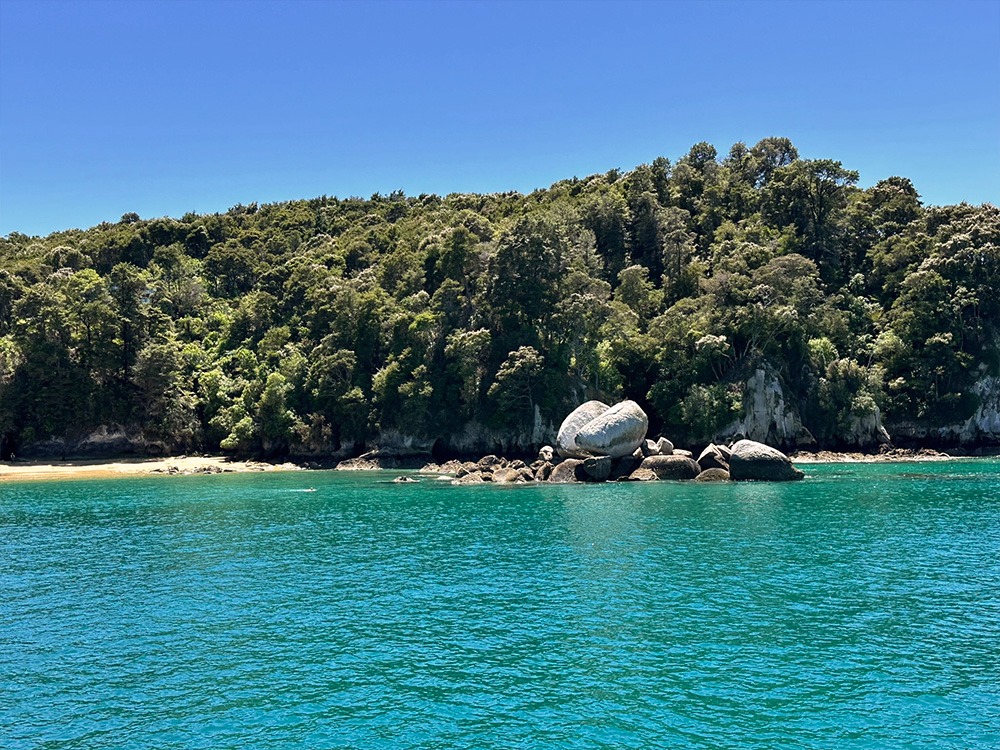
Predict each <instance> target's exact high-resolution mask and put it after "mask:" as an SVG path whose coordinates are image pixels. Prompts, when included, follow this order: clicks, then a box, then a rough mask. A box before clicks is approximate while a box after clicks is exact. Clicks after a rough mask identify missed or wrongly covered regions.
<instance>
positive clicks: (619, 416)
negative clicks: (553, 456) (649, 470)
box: [576, 401, 649, 458]
mask: <svg viewBox="0 0 1000 750" xmlns="http://www.w3.org/2000/svg"><path fill="white" fill-rule="evenodd" d="M647 429H649V418H648V417H647V416H646V412H644V411H643V410H642V408H640V406H639V404H637V403H636V402H635V401H622V402H621V403H618V404H615V405H614V406H612V407H611V408H610V409H607V410H606V411H604V412H603V413H602V414H601V415H600V416H598V417H596V418H594V419H592V420H590V421H589V422H587V424H585V425H584V426H583V427H582V428H580V430H579V432H577V434H576V445H577V447H578V448H580V449H582V450H584V451H586V452H588V453H590V454H591V455H595V456H611V457H612V458H621V457H622V456H630V455H632V453H633V452H634V451H635V450H636V449H637V448H639V446H640V445H642V442H643V440H644V439H645V438H646V430H647Z"/></svg>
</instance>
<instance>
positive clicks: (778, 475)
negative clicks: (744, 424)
mask: <svg viewBox="0 0 1000 750" xmlns="http://www.w3.org/2000/svg"><path fill="white" fill-rule="evenodd" d="M729 475H730V477H731V478H732V479H735V480H743V479H758V480H765V481H771V482H785V481H789V480H793V479H802V478H803V477H804V476H805V474H803V473H802V472H801V471H799V470H798V469H796V468H795V467H794V466H792V462H791V460H790V459H789V458H788V456H786V455H785V454H784V453H782V452H781V451H779V450H778V449H777V448H772V447H771V446H769V445H764V444H763V443H758V442H756V441H754V440H740V441H739V442H738V443H736V445H734V446H733V456H732V459H731V460H730V462H729Z"/></svg>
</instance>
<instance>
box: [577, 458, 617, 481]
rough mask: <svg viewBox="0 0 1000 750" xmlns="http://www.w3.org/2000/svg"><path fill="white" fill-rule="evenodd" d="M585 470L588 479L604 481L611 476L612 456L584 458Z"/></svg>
mask: <svg viewBox="0 0 1000 750" xmlns="http://www.w3.org/2000/svg"><path fill="white" fill-rule="evenodd" d="M583 471H584V474H585V475H586V480H589V481H592V482H604V481H606V480H607V478H608V477H609V476H611V456H595V457H593V458H585V459H584V460H583Z"/></svg>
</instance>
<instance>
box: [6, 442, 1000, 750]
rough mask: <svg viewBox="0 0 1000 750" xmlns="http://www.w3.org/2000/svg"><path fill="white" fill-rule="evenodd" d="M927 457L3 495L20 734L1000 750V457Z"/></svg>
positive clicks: (319, 742) (82, 485) (139, 483)
mask: <svg viewBox="0 0 1000 750" xmlns="http://www.w3.org/2000/svg"><path fill="white" fill-rule="evenodd" d="M926 466H927V468H926V469H925V468H924V466H921V467H919V469H916V470H915V469H914V468H913V467H906V466H902V467H897V466H874V467H873V466H856V467H854V466H852V467H844V466H828V467H825V466H817V467H810V471H809V474H810V476H809V479H808V480H807V481H806V482H803V483H798V484H795V485H788V486H786V485H762V484H729V485H715V486H703V487H696V486H693V485H685V484H680V483H662V484H656V485H641V486H635V485H629V486H624V487H623V486H617V485H608V486H602V487H530V488H500V487H496V488H494V487H488V488H462V487H450V486H448V485H442V484H441V483H435V482H427V483H421V484H419V485H380V484H378V483H377V481H376V478H375V477H373V476H370V475H357V476H344V475H337V474H330V475H323V474H316V473H314V474H310V475H309V477H308V480H304V479H303V478H302V477H300V476H293V475H268V476H249V477H248V476H224V477H192V478H172V479H169V480H165V479H142V480H119V481H114V482H97V481H91V482H60V483H51V484H44V483H31V484H24V485H5V486H4V487H3V488H2V490H3V493H4V494H3V495H2V496H0V561H2V565H0V622H2V625H3V627H2V628H0V746H3V747H5V748H12V750H19V749H20V748H36V747H45V748H103V747H107V748H112V747H114V748H120V747H128V748H213V749H215V748H243V747H247V746H267V747H275V748H285V747H287V748H292V747H295V748H298V747H337V748H351V747H357V748H467V747H499V748H528V747H530V748H534V747H560V748H628V747H636V748H646V747H660V746H663V747H677V748H720V747H721V748H726V747H731V748H781V747H787V748H793V747H794V748H799V747H809V748H834V747H845V746H848V747H887V748H888V747H891V748H897V747H899V748H902V747H935V748H993V747H997V746H1000V718H998V717H1000V649H997V648H996V645H995V644H996V643H998V642H1000V500H998V498H1000V465H998V464H997V463H996V462H992V463H991V462H973V463H969V464H961V465H959V464H948V465H942V466H938V465H926ZM304 483H307V484H308V485H309V486H313V487H316V489H317V491H316V492H314V493H298V492H292V491H291V490H296V489H300V485H303V484H304Z"/></svg>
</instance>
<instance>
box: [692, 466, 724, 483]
mask: <svg viewBox="0 0 1000 750" xmlns="http://www.w3.org/2000/svg"><path fill="white" fill-rule="evenodd" d="M694 481H696V482H728V481H729V472H728V471H726V470H725V469H705V470H704V471H703V472H701V474H699V475H698V476H696V477H695V478H694Z"/></svg>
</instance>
